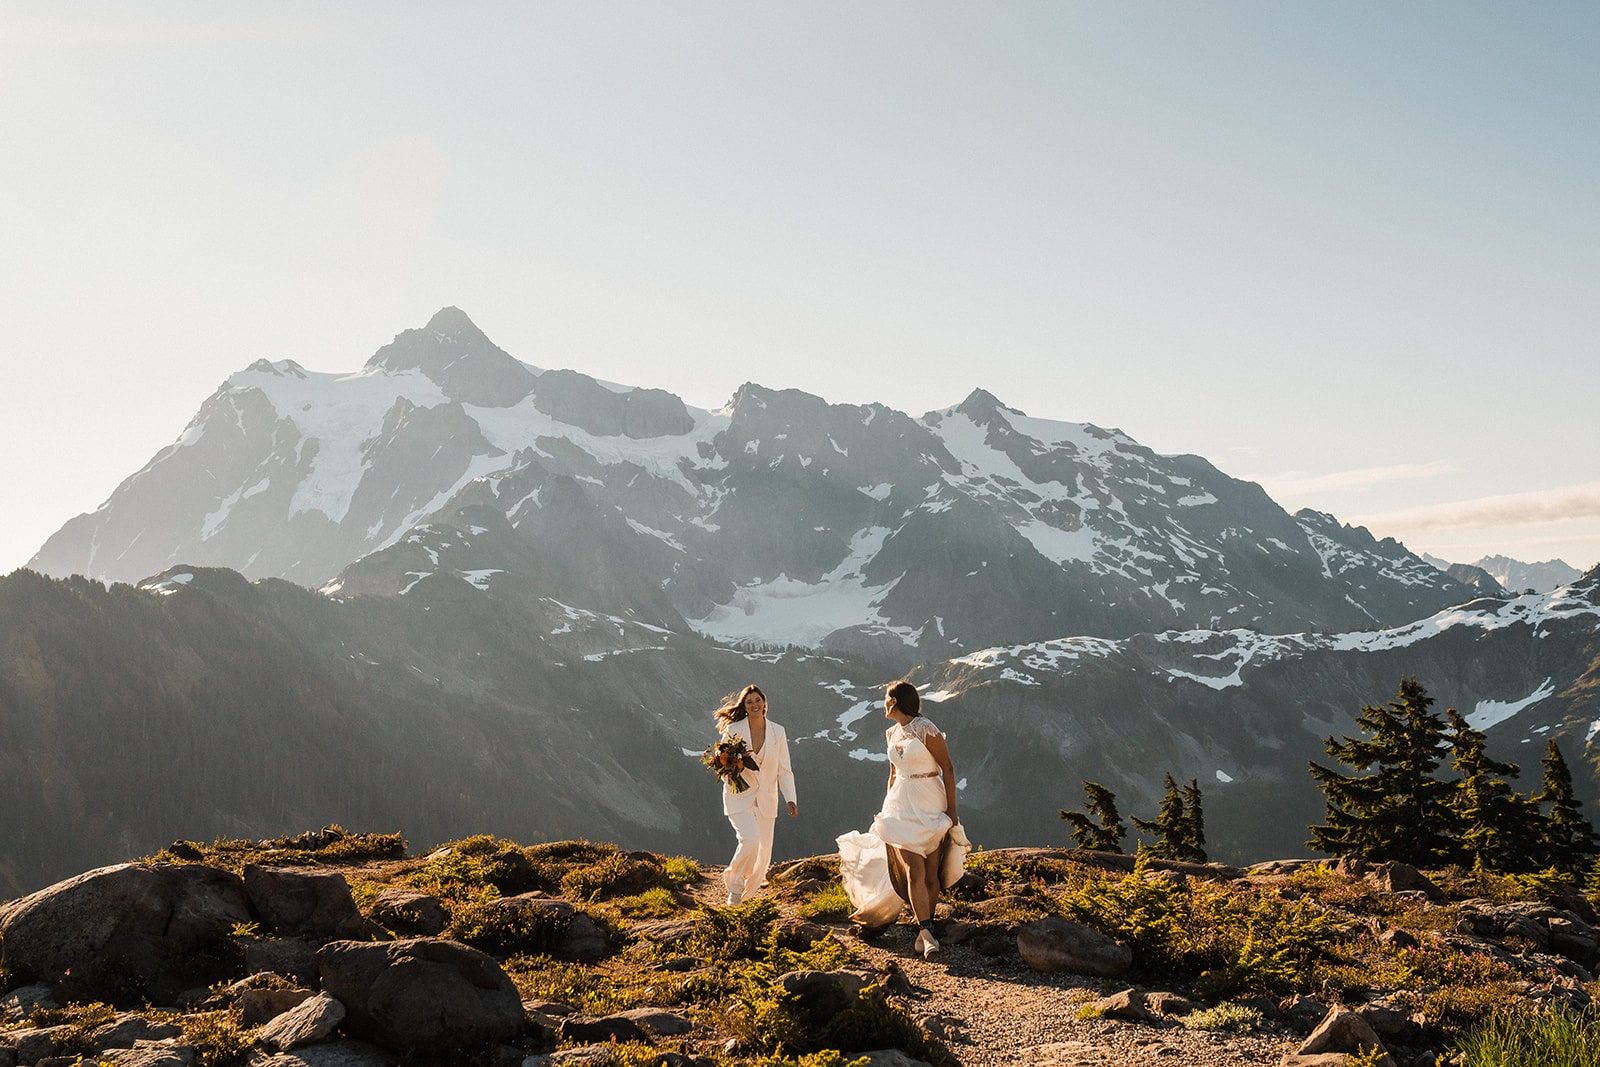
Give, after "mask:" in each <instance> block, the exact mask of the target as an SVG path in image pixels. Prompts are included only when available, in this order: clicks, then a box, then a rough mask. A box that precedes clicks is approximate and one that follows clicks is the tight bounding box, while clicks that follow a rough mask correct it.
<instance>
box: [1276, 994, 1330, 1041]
mask: <svg viewBox="0 0 1600 1067" xmlns="http://www.w3.org/2000/svg"><path fill="white" fill-rule="evenodd" d="M1278 1014H1280V1015H1282V1016H1283V1018H1284V1019H1285V1020H1287V1021H1288V1023H1289V1025H1290V1026H1292V1027H1294V1028H1295V1029H1296V1030H1299V1031H1301V1032H1302V1033H1308V1034H1309V1033H1310V1032H1311V1031H1313V1030H1315V1029H1316V1028H1317V1024H1318V1023H1320V1022H1322V1020H1323V1019H1324V1018H1326V1017H1327V1014H1328V1006H1327V1005H1326V1004H1324V1003H1322V1001H1320V1000H1316V999H1314V998H1312V997H1306V996H1301V995H1300V994H1299V993H1296V994H1294V995H1293V996H1288V997H1285V998H1283V999H1282V1000H1280V1001H1279V1002H1278Z"/></svg>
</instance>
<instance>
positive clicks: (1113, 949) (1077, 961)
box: [1017, 915, 1133, 978]
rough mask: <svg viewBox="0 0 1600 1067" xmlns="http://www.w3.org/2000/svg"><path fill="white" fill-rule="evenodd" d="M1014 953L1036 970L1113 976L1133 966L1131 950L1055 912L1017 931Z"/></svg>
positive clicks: (1093, 929)
mask: <svg viewBox="0 0 1600 1067" xmlns="http://www.w3.org/2000/svg"><path fill="white" fill-rule="evenodd" d="M1017 952H1018V953H1019V954H1021V956H1022V959H1023V962H1025V963H1027V965H1028V966H1029V967H1032V968H1033V969H1034V970H1036V971H1046V972H1055V971H1062V972H1067V973H1070V974H1087V975H1096V976H1099V977H1104V978H1115V977H1118V976H1120V975H1124V974H1127V973H1128V972H1129V971H1130V970H1132V969H1133V950H1132V949H1130V948H1129V947H1128V946H1127V945H1124V944H1122V943H1121V942H1120V941H1115V940H1113V939H1112V938H1109V937H1107V936H1106V935H1105V934H1102V933H1101V932H1100V931H1099V930H1096V929H1095V928H1094V927H1092V926H1085V925H1084V924H1083V923H1079V922H1073V921H1072V920H1071V919H1063V918H1061V917H1060V916H1058V915H1050V916H1046V917H1045V918H1043V919H1040V920H1038V921H1037V922H1031V923H1029V924H1028V925H1026V926H1024V927H1023V928H1022V929H1020V930H1018V931H1017Z"/></svg>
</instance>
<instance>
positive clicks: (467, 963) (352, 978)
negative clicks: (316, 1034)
mask: <svg viewBox="0 0 1600 1067" xmlns="http://www.w3.org/2000/svg"><path fill="white" fill-rule="evenodd" d="M318 960H319V962H320V963H321V968H322V988H323V991H324V992H325V993H327V994H329V995H330V996H333V997H335V998H337V999H338V1000H339V1001H341V1002H342V1003H343V1004H344V1006H345V1010H346V1013H347V1014H346V1017H345V1023H344V1029H345V1031H346V1032H347V1033H349V1034H351V1035H352V1036H354V1037H359V1038H365V1039H367V1040H370V1041H372V1042H373V1043H374V1044H377V1045H380V1046H382V1047H384V1048H389V1049H393V1050H396V1051H407V1050H415V1049H440V1048H449V1047H453V1046H456V1045H469V1044H480V1043H485V1042H495V1041H504V1040H506V1039H508V1038H511V1037H513V1036H515V1035H516V1034H517V1033H518V1032H520V1031H521V1030H522V1028H523V1026H524V1025H526V1020H525V1018H524V1016H523V1012H522V998H521V997H520V996H519V995H518V994H517V988H516V986H514V985H512V984H511V979H510V978H508V977H506V972H505V971H504V970H502V969H501V967H500V964H499V963H497V962H496V961H495V959H494V957H492V956H490V955H488V954H487V953H485V952H481V951H479V950H478V949H475V948H471V947H469V946H467V945H463V944H460V943H459V942H455V941H434V940H427V939H421V938H417V939H412V940H407V941H396V942H393V943H390V944H369V943H362V942H357V941H335V942H332V943H331V944H328V945H326V946H324V947H323V948H322V950H321V951H320V952H319V953H318Z"/></svg>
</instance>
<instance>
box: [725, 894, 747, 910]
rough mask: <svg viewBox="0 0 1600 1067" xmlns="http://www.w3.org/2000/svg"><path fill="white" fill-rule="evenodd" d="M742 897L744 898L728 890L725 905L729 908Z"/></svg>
mask: <svg viewBox="0 0 1600 1067" xmlns="http://www.w3.org/2000/svg"><path fill="white" fill-rule="evenodd" d="M743 899H744V898H743V897H741V896H740V895H739V894H738V893H734V892H729V894H728V904H727V906H728V907H730V908H731V907H733V906H734V905H735V904H737V903H739V902H740V901H741V900H743Z"/></svg>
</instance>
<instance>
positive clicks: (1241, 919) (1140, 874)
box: [1061, 857, 1341, 1000]
mask: <svg viewBox="0 0 1600 1067" xmlns="http://www.w3.org/2000/svg"><path fill="white" fill-rule="evenodd" d="M1061 907H1062V910H1063V912H1064V913H1066V914H1067V915H1068V916H1070V917H1072V918H1074V919H1077V920H1079V921H1080V922H1083V923H1086V924H1088V925H1090V926H1093V927H1095V928H1097V929H1099V930H1101V931H1102V932H1104V933H1107V934H1110V935H1111V936H1112V937H1115V938H1117V939H1118V940H1120V941H1124V942H1127V943H1128V944H1129V946H1130V947H1131V948H1132V949H1133V953H1134V960H1135V963H1136V964H1137V965H1138V966H1139V967H1140V968H1141V969H1143V970H1144V971H1146V972H1149V973H1160V974H1163V975H1175V976H1177V977H1180V978H1183V979H1187V980H1190V981H1193V982H1194V984H1195V989H1196V992H1198V993H1199V994H1200V995H1201V996H1202V997H1205V998H1206V999H1208V1000H1221V999H1225V998H1228V997H1237V996H1250V995H1256V994H1269V995H1281V994H1284V993H1289V992H1293V991H1295V990H1297V989H1302V988H1305V986H1306V984H1307V981H1308V979H1309V976H1310V974H1311V972H1312V970H1313V968H1314V966H1315V964H1316V962H1317V961H1318V960H1319V959H1320V957H1321V955H1322V950H1323V948H1324V946H1326V945H1327V944H1328V943H1330V942H1331V941H1333V940H1334V939H1335V938H1336V937H1337V936H1338V934H1339V930H1340V926H1341V923H1340V921H1339V920H1338V919H1337V918H1336V917H1335V916H1333V915H1331V914H1329V913H1328V912H1326V911H1325V910H1324V909H1323V908H1321V907H1320V906H1319V905H1318V904H1316V903H1315V902H1314V901H1313V900H1311V899H1310V898H1308V897H1305V896H1300V897H1298V899H1288V898H1286V897H1284V896H1283V895H1281V893H1280V892H1279V891H1278V890H1277V889H1276V888H1272V887H1265V888H1263V887H1254V886H1233V887H1230V886H1228V885H1226V884H1222V883H1218V882H1211V881H1207V880H1202V879H1194V878H1191V879H1185V880H1169V879H1166V878H1160V877H1151V876H1150V872H1149V870H1148V868H1147V862H1146V860H1145V859H1144V858H1143V857H1141V858H1140V859H1139V860H1138V861H1137V862H1136V863H1135V864H1134V869H1133V871H1132V872H1131V873H1129V874H1126V875H1123V876H1122V877H1091V878H1087V879H1084V880H1082V881H1081V882H1079V883H1078V884H1077V885H1076V886H1074V887H1072V888H1069V889H1068V890H1067V891H1066V892H1064V893H1063V894H1062V895H1061Z"/></svg>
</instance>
